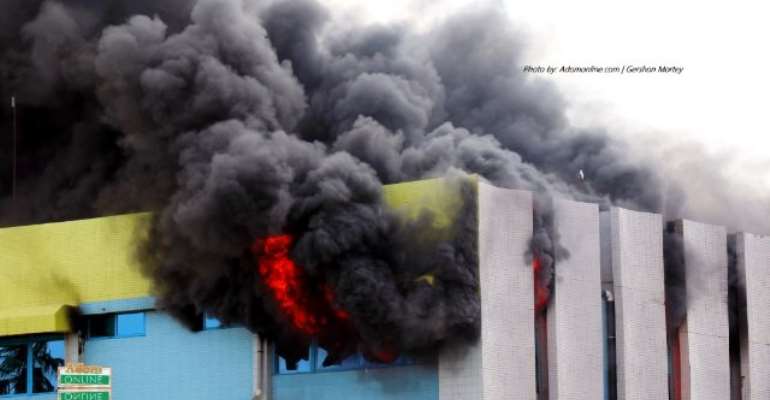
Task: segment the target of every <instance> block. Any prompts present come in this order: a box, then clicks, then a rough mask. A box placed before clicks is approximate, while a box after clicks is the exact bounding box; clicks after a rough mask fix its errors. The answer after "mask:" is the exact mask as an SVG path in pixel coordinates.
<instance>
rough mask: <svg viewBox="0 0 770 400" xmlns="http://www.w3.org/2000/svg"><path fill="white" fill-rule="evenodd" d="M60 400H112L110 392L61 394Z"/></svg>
mask: <svg viewBox="0 0 770 400" xmlns="http://www.w3.org/2000/svg"><path fill="white" fill-rule="evenodd" d="M57 399H58V400H110V392H105V391H102V392H59V397H57Z"/></svg>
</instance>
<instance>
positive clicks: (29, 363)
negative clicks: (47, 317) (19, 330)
mask: <svg viewBox="0 0 770 400" xmlns="http://www.w3.org/2000/svg"><path fill="white" fill-rule="evenodd" d="M62 365H64V340H61V339H54V340H42V339H26V340H25V339H22V340H15V341H13V342H6V343H3V342H0V397H2V396H5V395H15V394H30V393H50V392H53V391H55V390H56V370H57V368H58V367H60V366H62Z"/></svg>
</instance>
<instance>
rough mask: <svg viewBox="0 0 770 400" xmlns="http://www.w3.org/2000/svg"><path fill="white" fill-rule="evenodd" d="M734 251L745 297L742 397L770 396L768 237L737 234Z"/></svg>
mask: <svg viewBox="0 0 770 400" xmlns="http://www.w3.org/2000/svg"><path fill="white" fill-rule="evenodd" d="M736 254H737V267H738V276H739V279H740V283H741V285H740V286H741V287H742V288H743V289H744V293H745V300H746V309H745V313H744V314H743V315H742V326H741V376H742V377H743V385H742V386H743V388H742V389H743V390H742V392H743V400H760V399H762V400H764V399H770V379H768V377H770V312H768V310H770V237H760V236H756V235H751V234H747V233H741V234H738V237H737V239H736Z"/></svg>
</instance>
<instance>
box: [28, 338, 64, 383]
mask: <svg viewBox="0 0 770 400" xmlns="http://www.w3.org/2000/svg"><path fill="white" fill-rule="evenodd" d="M32 360H33V363H34V367H33V371H32V392H33V393H47V392H53V391H54V390H56V371H57V369H58V368H59V367H61V366H63V365H64V341H63V340H52V341H47V342H46V341H40V342H35V343H32Z"/></svg>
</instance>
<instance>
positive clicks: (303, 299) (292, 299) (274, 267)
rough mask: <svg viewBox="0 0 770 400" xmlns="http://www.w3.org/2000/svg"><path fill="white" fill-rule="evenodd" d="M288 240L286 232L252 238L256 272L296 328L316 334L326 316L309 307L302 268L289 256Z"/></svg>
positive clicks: (309, 333)
mask: <svg viewBox="0 0 770 400" xmlns="http://www.w3.org/2000/svg"><path fill="white" fill-rule="evenodd" d="M291 242H292V237H291V236H289V235H278V236H270V237H267V238H265V239H264V240H262V239H257V240H256V241H254V244H253V245H252V247H251V251H252V252H253V253H254V254H256V255H257V260H258V263H259V275H260V277H262V281H263V282H264V284H265V286H267V287H268V288H269V289H270V291H271V293H272V294H273V297H274V298H275V301H276V303H277V306H278V309H279V310H280V312H281V313H282V314H283V315H285V316H286V317H287V319H288V320H289V321H290V322H291V324H292V325H293V326H294V328H296V329H297V330H298V331H300V332H302V333H304V334H306V335H316V334H318V332H320V330H321V325H322V324H323V323H324V322H325V320H324V319H321V318H318V317H317V316H316V315H315V313H314V312H313V311H312V310H311V301H310V299H309V296H308V291H307V289H306V288H305V286H306V282H305V281H304V280H303V277H302V270H301V269H300V268H299V267H297V265H296V264H295V263H294V261H292V260H291V258H289V247H290V246H291Z"/></svg>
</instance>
